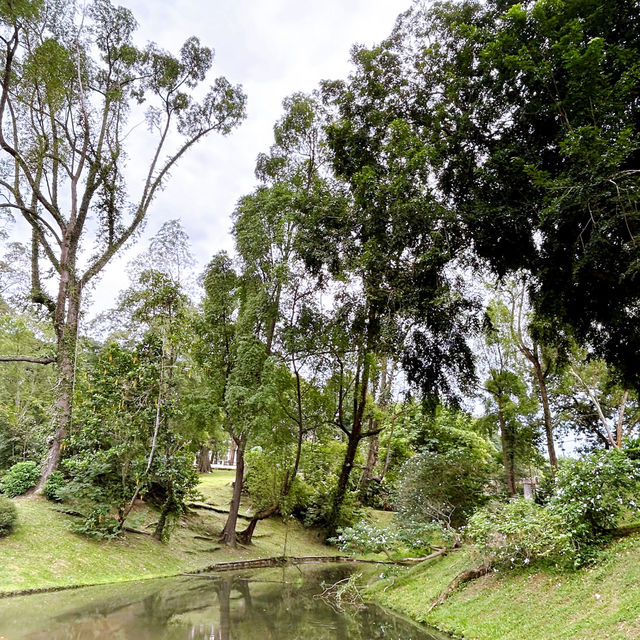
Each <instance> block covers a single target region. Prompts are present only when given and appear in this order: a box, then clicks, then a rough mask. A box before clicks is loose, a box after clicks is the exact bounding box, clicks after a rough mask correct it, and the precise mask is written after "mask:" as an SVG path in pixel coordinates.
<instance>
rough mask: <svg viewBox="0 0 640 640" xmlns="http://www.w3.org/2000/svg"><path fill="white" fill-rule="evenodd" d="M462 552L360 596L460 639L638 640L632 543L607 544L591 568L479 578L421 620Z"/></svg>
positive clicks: (637, 544)
mask: <svg viewBox="0 0 640 640" xmlns="http://www.w3.org/2000/svg"><path fill="white" fill-rule="evenodd" d="M469 566H471V564H470V560H469V557H468V555H467V554H466V552H464V551H459V552H456V553H453V554H451V555H449V556H446V557H445V558H441V559H440V558H439V559H436V560H434V561H429V562H425V563H423V564H422V565H419V566H418V567H415V568H413V569H411V570H409V571H405V572H402V573H400V574H398V575H392V576H390V577H388V578H387V579H385V580H382V581H380V582H378V583H376V584H374V585H372V586H371V587H369V589H368V593H369V595H370V596H371V597H372V598H373V599H375V600H376V601H378V602H380V603H381V604H383V605H384V606H388V607H390V608H393V609H397V610H399V611H402V612H403V613H405V614H407V615H409V616H410V617H411V618H413V619H414V620H416V621H419V622H424V623H426V624H429V625H433V626H435V627H437V628H439V629H441V630H442V631H447V632H449V633H452V634H454V635H455V636H458V637H461V636H464V638H465V639H467V640H498V639H500V640H548V639H549V638H554V639H562V638H566V639H571V640H594V639H596V638H597V639H598V640H599V639H600V638H609V639H611V640H635V639H640V590H639V589H638V585H640V537H639V536H636V537H629V538H624V539H621V540H618V541H616V542H614V543H612V544H611V545H610V546H609V547H608V548H607V549H606V550H605V551H604V552H603V555H602V558H601V561H600V563H599V564H598V566H597V567H595V568H585V569H581V570H579V571H559V570H556V569H553V568H548V569H539V570H537V571H536V570H534V569H530V570H527V571H513V572H507V573H504V574H502V573H497V574H495V573H494V574H491V575H488V576H485V577H484V578H481V579H479V580H476V581H474V582H472V583H469V584H467V585H466V586H464V587H462V588H461V589H460V590H458V591H457V592H456V593H455V594H453V595H452V596H451V597H450V598H449V599H448V600H447V601H446V602H445V603H444V604H443V605H441V606H440V607H437V608H436V609H434V610H433V611H432V612H431V613H428V612H427V611H428V608H429V606H430V604H431V602H432V601H433V599H434V598H435V597H436V596H437V595H439V593H440V592H441V590H442V589H443V588H444V587H445V586H446V585H447V584H448V582H449V581H450V580H451V579H453V577H454V576H455V575H456V574H457V573H458V572H459V571H461V570H463V569H464V568H467V567H469Z"/></svg>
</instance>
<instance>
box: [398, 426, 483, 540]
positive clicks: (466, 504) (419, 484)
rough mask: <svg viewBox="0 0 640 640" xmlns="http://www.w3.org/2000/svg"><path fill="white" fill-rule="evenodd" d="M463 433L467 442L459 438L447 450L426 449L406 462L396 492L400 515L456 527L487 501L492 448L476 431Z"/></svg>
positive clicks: (407, 518)
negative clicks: (490, 449) (456, 442)
mask: <svg viewBox="0 0 640 640" xmlns="http://www.w3.org/2000/svg"><path fill="white" fill-rule="evenodd" d="M464 435H465V436H466V437H468V439H469V442H468V443H464V442H463V441H460V442H459V443H458V444H457V445H454V446H452V447H451V448H450V449H448V450H446V451H434V450H426V451H424V452H423V453H420V454H419V455H417V456H414V457H413V458H411V459H410V460H409V461H408V462H406V463H405V465H404V466H403V467H402V470H401V471H400V482H399V483H398V490H397V492H396V495H395V496H394V502H395V504H396V507H397V509H398V513H399V515H400V518H401V519H403V520H410V521H412V522H417V521H422V522H431V521H434V520H435V521H438V522H440V523H442V524H443V525H445V526H446V527H450V528H451V527H453V528H456V527H459V526H461V525H463V524H464V523H465V522H466V520H467V518H468V517H469V515H470V514H471V513H472V512H473V510H474V509H476V508H477V507H479V506H481V505H483V504H485V503H486V501H487V498H488V496H487V486H488V485H489V481H490V478H491V477H492V472H493V466H492V462H491V455H490V451H489V450H488V447H487V446H485V443H484V442H483V441H482V440H481V438H480V437H479V436H477V435H476V434H474V433H468V434H464Z"/></svg>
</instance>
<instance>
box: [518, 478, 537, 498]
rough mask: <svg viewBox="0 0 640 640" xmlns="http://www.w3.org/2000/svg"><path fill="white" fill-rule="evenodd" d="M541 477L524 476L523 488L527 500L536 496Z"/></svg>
mask: <svg viewBox="0 0 640 640" xmlns="http://www.w3.org/2000/svg"><path fill="white" fill-rule="evenodd" d="M539 482H540V479H539V478H538V476H531V477H529V478H522V488H523V490H524V499H525V500H534V499H535V497H536V487H537V486H538V483H539Z"/></svg>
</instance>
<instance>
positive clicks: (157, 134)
mask: <svg viewBox="0 0 640 640" xmlns="http://www.w3.org/2000/svg"><path fill="white" fill-rule="evenodd" d="M0 18H1V20H2V24H1V29H2V35H1V37H2V41H3V43H4V48H5V49H4V55H3V59H2V70H1V71H0V76H1V77H2V80H1V83H2V85H1V93H0V148H1V149H2V152H3V154H4V157H5V163H4V164H3V170H2V175H1V176H0V187H1V188H2V193H3V197H4V199H5V202H4V203H3V204H2V207H3V208H5V209H10V210H14V211H16V212H18V213H19V214H20V215H21V216H22V217H23V218H24V220H25V221H26V223H28V225H29V227H30V229H31V233H32V240H31V261H32V264H31V267H32V282H31V296H32V299H33V301H34V302H36V303H38V304H40V305H43V306H44V307H45V308H46V309H47V311H48V314H49V316H50V318H51V321H52V323H53V327H54V329H55V334H56V354H55V356H53V357H52V358H51V359H50V361H51V362H55V363H56V365H57V376H58V382H57V386H56V399H55V407H56V420H55V435H54V438H53V442H52V445H51V447H50V450H49V453H48V455H47V459H46V461H45V463H44V465H43V475H42V481H41V486H42V484H43V483H44V481H45V480H46V478H47V477H48V475H49V474H50V473H51V472H52V471H53V470H54V469H55V467H56V465H57V463H58V459H59V456H60V447H61V443H62V441H63V440H64V438H65V437H66V434H67V429H68V425H69V422H70V420H71V414H72V388H73V376H74V353H75V349H76V343H77V337H78V322H79V317H80V312H81V304H82V296H83V293H84V291H85V290H86V288H87V286H88V285H89V284H90V283H91V282H92V281H93V280H94V279H95V277H96V276H97V275H98V274H99V273H100V272H101V271H102V270H103V269H104V267H105V266H106V265H107V264H108V262H109V261H110V260H111V259H112V258H113V256H114V255H115V254H116V253H117V252H118V251H119V250H120V249H121V248H122V247H123V246H124V245H125V243H127V241H129V240H130V239H131V238H132V237H134V235H135V233H136V232H137V231H138V230H139V229H140V225H141V223H142V221H143V220H144V219H145V217H146V215H147V213H148V211H149V208H150V206H151V203H152V201H153V199H154V197H155V196H156V194H157V192H158V190H159V189H160V188H161V187H162V185H163V184H164V183H165V182H166V179H167V177H168V175H169V172H170V170H171V169H172V168H173V167H174V166H175V165H176V163H177V162H178V161H179V160H180V158H182V157H183V156H184V155H185V153H187V152H188V150H189V149H190V148H191V147H192V146H193V145H194V144H195V143H196V142H198V141H199V140H201V139H203V138H204V137H205V136H206V135H207V134H209V133H211V132H213V131H217V132H219V133H222V134H227V133H229V132H230V131H231V130H232V129H233V128H234V127H235V126H236V125H237V124H238V123H239V122H240V120H241V119H242V118H243V117H244V104H245V97H244V95H243V94H242V92H241V90H240V88H238V87H233V86H231V85H230V84H229V82H228V81H227V80H226V79H225V78H218V79H217V80H216V81H215V83H214V85H213V86H212V87H211V88H210V89H209V90H208V91H207V92H206V94H205V96H204V97H203V98H202V100H200V101H199V102H198V101H196V100H195V99H194V98H193V97H192V93H193V92H194V91H195V90H196V88H197V87H198V85H199V84H200V83H202V82H203V81H204V80H205V76H206V74H207V72H208V71H209V69H210V67H211V63H212V60H213V52H212V51H211V49H209V48H207V47H205V46H203V45H201V44H200V42H199V40H198V39H197V38H190V39H188V40H187V41H186V42H185V44H184V45H183V46H182V48H181V50H180V53H179V55H177V56H174V55H171V54H170V53H168V52H166V51H163V50H161V49H159V48H158V47H157V46H156V45H155V44H153V43H152V44H149V45H147V47H146V48H144V49H138V48H136V47H135V46H134V44H133V39H132V36H133V32H134V30H135V28H136V23H135V20H134V18H133V16H132V14H131V12H130V11H128V10H127V9H124V8H121V7H120V8H118V7H114V6H112V5H111V4H110V2H109V0H95V1H94V2H93V3H91V4H90V5H89V6H88V7H87V8H86V9H85V10H82V11H80V10H78V9H77V7H76V5H75V4H73V3H71V2H53V1H51V2H49V1H48V0H45V1H42V2H39V1H37V0H33V1H25V2H20V3H9V4H5V5H3V7H2V8H1V10H0ZM143 102H146V103H147V105H148V106H147V110H146V120H147V124H148V128H149V133H150V141H149V143H148V144H149V146H150V148H152V149H153V151H152V157H151V159H150V161H149V163H148V166H147V171H146V177H145V179H144V183H143V187H142V191H141V192H140V193H139V194H137V195H136V196H135V197H134V198H133V199H129V198H128V197H127V186H126V176H125V171H126V144H127V135H126V134H127V126H128V125H127V118H128V115H129V113H130V112H131V110H132V109H133V108H135V104H136V103H138V104H141V103H143ZM172 145H173V146H172ZM92 233H94V234H95V235H94V236H93V241H92V238H91V234H92ZM91 244H93V247H90V246H89V245H91ZM88 251H91V253H90V254H89V253H88ZM42 259H44V260H45V262H46V263H48V264H49V265H50V266H51V267H52V268H53V270H54V273H55V275H56V286H57V291H56V292H55V294H54V295H50V294H49V293H48V291H47V290H46V286H45V283H44V281H43V278H42V275H41V273H42V271H41V264H40V262H41V260H42ZM24 359H28V356H25V357H24Z"/></svg>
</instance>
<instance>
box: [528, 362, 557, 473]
mask: <svg viewBox="0 0 640 640" xmlns="http://www.w3.org/2000/svg"><path fill="white" fill-rule="evenodd" d="M533 367H534V369H535V372H536V380H537V382H538V392H539V393H540V401H541V402H542V414H543V416H544V431H545V434H546V436H547V451H548V452H549V464H550V465H551V470H552V471H554V470H555V469H557V467H558V458H557V456H556V447H555V444H554V442H553V424H552V422H551V409H550V408H549V395H548V393H547V381H546V380H545V377H544V373H543V371H542V366H541V364H540V361H539V360H538V358H537V357H536V359H535V361H534V363H533Z"/></svg>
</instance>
